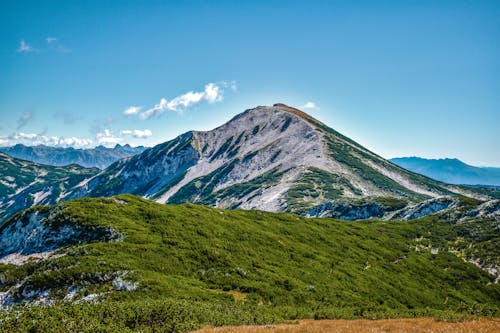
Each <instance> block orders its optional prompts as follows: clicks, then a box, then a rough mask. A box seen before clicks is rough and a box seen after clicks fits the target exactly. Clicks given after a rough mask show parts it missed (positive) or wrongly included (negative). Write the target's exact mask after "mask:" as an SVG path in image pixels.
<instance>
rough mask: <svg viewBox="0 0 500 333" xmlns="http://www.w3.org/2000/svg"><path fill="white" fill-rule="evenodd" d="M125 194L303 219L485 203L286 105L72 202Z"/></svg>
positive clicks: (94, 182) (155, 158) (163, 153)
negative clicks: (386, 204)
mask: <svg viewBox="0 0 500 333" xmlns="http://www.w3.org/2000/svg"><path fill="white" fill-rule="evenodd" d="M121 193H131V194H136V195H140V196H143V197H145V198H149V199H153V200H156V201H157V202H160V203H183V202H191V203H198V204H204V205H209V206H215V207H221V208H244V209H262V210H266V211H275V212H277V211H288V212H302V213H304V214H306V213H307V212H309V211H310V210H311V209H314V208H315V207H317V206H319V205H323V204H326V203H328V202H331V201H339V200H340V201H341V200H347V201H353V200H355V199H366V198H373V199H374V200H375V201H377V202H380V201H384V198H387V197H390V198H396V199H400V200H404V201H405V202H407V203H410V202H413V201H421V200H427V199H430V198H439V197H442V196H447V195H455V194H457V193H458V194H461V195H467V196H473V197H481V196H480V195H478V194H476V193H475V192H474V191H473V190H467V189H464V188H461V187H458V186H450V185H447V184H444V183H441V182H438V181H435V180H433V179H430V178H427V177H425V176H422V175H419V174H416V173H413V172H410V171H407V170H405V169H403V168H401V167H399V166H397V165H395V164H393V163H391V162H389V161H387V160H385V159H383V158H382V157H380V156H378V155H376V154H375V153H372V152H371V151H369V150H367V149H366V148H364V147H362V146H361V145H359V144H357V143H356V142H354V141H352V140H351V139H349V138H347V137H345V136H343V135H342V134H340V133H338V132H336V131H334V130H333V129H331V128H329V127H327V126H326V125H325V124H323V123H321V122H319V121H318V120H316V119H314V118H312V117H311V116H309V115H307V114H306V113H304V112H302V111H300V110H297V109H295V108H292V107H289V106H286V105H284V104H275V105H274V106H259V107H256V108H254V109H250V110H247V111H245V112H243V113H242V114H239V115H237V116H236V117H234V118H233V119H231V120H230V121H229V122H227V123H226V124H224V125H222V126H220V127H218V128H216V129H214V130H211V131H207V132H200V131H190V132H187V133H185V134H183V135H180V136H179V137H177V138H176V139H174V140H172V141H168V142H165V143H163V144H160V145H157V146H155V147H152V148H149V149H146V150H144V152H142V153H141V154H138V155H135V156H132V157H127V158H124V159H122V160H119V161H117V162H115V163H113V164H112V165H111V166H109V167H108V168H107V169H105V170H103V171H102V172H100V173H99V174H98V175H96V176H95V177H93V178H92V179H90V180H89V181H88V182H84V183H82V184H80V185H79V186H77V187H76V188H74V189H73V190H71V191H70V192H69V193H68V194H67V196H65V198H66V199H75V198H79V197H98V196H112V195H116V194H121ZM483 198H484V196H483ZM370 200H371V199H370ZM385 201H386V200H385Z"/></svg>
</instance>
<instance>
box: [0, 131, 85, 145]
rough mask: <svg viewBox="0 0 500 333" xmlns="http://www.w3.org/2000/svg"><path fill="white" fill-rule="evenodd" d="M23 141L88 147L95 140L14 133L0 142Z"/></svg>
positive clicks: (3, 143) (31, 143) (14, 142)
mask: <svg viewBox="0 0 500 333" xmlns="http://www.w3.org/2000/svg"><path fill="white" fill-rule="evenodd" d="M17 143H22V144H26V145H33V146H36V145H46V146H56V147H75V148H87V147H90V146H91V145H92V144H93V140H91V139H86V138H77V137H58V136H47V135H43V134H37V133H23V132H19V133H14V134H12V135H11V136H10V137H9V138H3V140H2V138H0V144H1V145H6V144H17Z"/></svg>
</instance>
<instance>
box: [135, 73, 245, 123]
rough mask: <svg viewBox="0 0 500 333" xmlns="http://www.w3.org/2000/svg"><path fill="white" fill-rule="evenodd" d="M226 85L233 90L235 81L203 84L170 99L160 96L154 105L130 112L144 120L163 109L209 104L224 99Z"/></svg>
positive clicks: (179, 109) (175, 109)
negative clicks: (143, 109) (199, 89)
mask: <svg viewBox="0 0 500 333" xmlns="http://www.w3.org/2000/svg"><path fill="white" fill-rule="evenodd" d="M226 87H230V88H231V89H233V90H234V89H236V83H235V82H234V81H233V82H232V83H230V84H228V83H226V82H222V83H219V84H216V83H209V84H207V85H205V89H204V90H203V91H199V92H195V91H189V92H187V93H185V94H182V95H180V96H177V97H174V98H173V99H171V100H170V101H169V100H167V99H166V98H162V99H161V100H160V103H158V104H156V105H155V106H154V107H152V108H150V109H147V110H146V111H143V112H141V113H139V111H137V112H135V113H132V114H139V118H141V119H143V120H146V119H149V118H151V117H153V116H156V115H159V114H161V113H163V112H165V111H173V112H181V111H183V110H186V109H188V108H190V107H193V106H195V105H199V104H201V103H203V102H206V103H209V104H212V103H216V102H221V101H222V100H223V99H224V88H226ZM129 109H130V108H129ZM127 110H128V109H127ZM125 111H126V110H125ZM134 111H135V110H134Z"/></svg>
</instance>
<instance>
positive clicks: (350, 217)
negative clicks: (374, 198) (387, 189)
mask: <svg viewBox="0 0 500 333" xmlns="http://www.w3.org/2000/svg"><path fill="white" fill-rule="evenodd" d="M387 212H388V211H387V209H385V208H384V207H383V206H382V205H381V204H379V203H376V202H363V203H359V204H354V203H348V202H328V203H326V204H322V205H319V206H317V207H314V208H313V209H311V210H309V211H308V212H307V213H306V214H305V215H306V216H308V217H332V218H336V219H340V220H347V221H354V220H363V219H370V218H381V217H383V216H384V215H385V214H386V213H387Z"/></svg>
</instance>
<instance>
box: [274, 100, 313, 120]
mask: <svg viewBox="0 0 500 333" xmlns="http://www.w3.org/2000/svg"><path fill="white" fill-rule="evenodd" d="M273 107H275V108H277V109H279V110H282V111H286V112H290V113H293V114H294V115H296V116H299V117H301V118H304V119H306V120H310V121H311V120H312V121H314V122H319V121H318V120H317V119H315V118H314V117H312V116H310V115H309V114H307V113H305V112H304V111H301V110H299V109H297V108H294V107H291V106H288V105H286V104H283V103H275V104H273Z"/></svg>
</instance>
